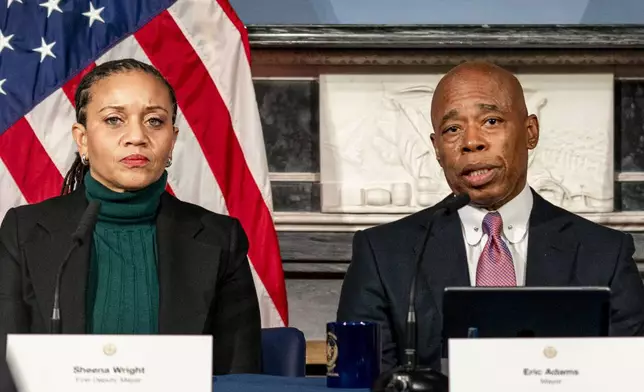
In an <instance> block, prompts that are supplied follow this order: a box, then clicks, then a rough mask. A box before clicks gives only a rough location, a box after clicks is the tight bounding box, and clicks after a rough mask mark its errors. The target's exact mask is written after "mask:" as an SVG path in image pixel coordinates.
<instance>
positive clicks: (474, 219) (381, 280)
mask: <svg viewBox="0 0 644 392" xmlns="http://www.w3.org/2000/svg"><path fill="white" fill-rule="evenodd" d="M431 118H432V124H433V128H434V134H432V135H431V139H432V142H433V144H434V148H435V151H436V157H437V160H438V162H439V164H440V165H441V167H442V168H443V170H444V173H445V178H446V180H447V182H448V183H449V185H450V188H451V189H452V191H453V192H454V194H463V193H467V194H469V196H470V198H471V203H470V204H469V205H468V206H465V207H464V208H462V209H460V210H459V211H458V212H457V213H452V214H448V215H444V216H442V215H441V216H439V217H438V218H437V220H436V221H435V223H434V226H433V227H434V228H433V230H432V233H431V235H430V237H429V240H428V242H427V248H426V251H425V252H424V254H423V258H422V262H421V266H420V276H419V278H420V279H419V281H418V295H417V299H416V301H417V302H416V306H417V315H416V316H417V331H418V336H417V342H418V351H417V353H418V363H419V364H422V365H427V366H431V367H433V368H437V369H438V368H440V355H441V332H442V331H441V329H442V323H443V322H442V315H441V310H442V298H443V291H444V289H445V288H446V287H455V286H523V285H526V286H579V285H587V286H607V287H610V289H611V291H612V294H611V295H612V314H611V317H612V320H611V328H610V333H611V335H615V336H632V335H644V286H643V284H642V280H641V278H640V275H639V273H638V270H637V267H636V265H635V263H634V261H633V259H632V254H633V252H634V246H633V240H632V238H631V236H629V235H627V234H624V233H622V232H619V231H615V230H612V229H609V228H606V227H603V226H600V225H598V224H595V223H592V222H590V221H587V220H585V219H583V218H581V217H579V216H577V215H574V214H572V213H569V212H567V211H565V210H563V209H561V208H558V207H556V206H554V205H552V204H550V203H549V202H547V201H546V200H544V199H543V198H541V197H540V196H539V195H538V194H536V193H535V192H534V191H533V190H532V189H531V188H530V187H529V186H528V185H527V181H526V178H527V170H528V150H530V149H534V148H535V147H536V145H537V142H538V139H539V122H538V119H537V117H536V116H534V115H528V112H527V109H526V104H525V101H524V96H523V89H522V87H521V85H520V83H519V81H518V80H517V79H516V78H515V77H514V75H512V74H511V73H509V72H507V71H505V70H503V69H501V68H499V67H496V66H494V65H491V64H486V63H465V64H462V65H460V66H458V67H456V68H454V69H452V70H451V71H450V72H449V73H448V74H447V75H445V77H444V78H443V79H442V80H441V81H440V83H439V84H438V86H437V87H436V91H435V94H434V97H433V100H432V106H431ZM433 212H434V209H433V208H429V209H426V210H423V211H420V212H418V213H416V214H413V215H411V216H408V217H406V218H404V219H401V220H398V221H396V222H392V223H389V224H385V225H382V226H378V227H374V228H371V229H368V230H365V231H361V232H357V233H356V235H355V237H354V242H353V257H352V262H351V265H350V267H349V270H348V271H347V275H346V277H345V280H344V284H343V287H342V293H341V298H340V305H339V309H338V314H337V317H338V320H340V321H342V320H347V321H348V320H354V321H355V320H362V321H367V320H369V321H376V322H379V323H380V324H381V326H382V339H383V370H387V369H389V368H391V367H394V366H397V365H400V364H401V363H402V362H403V358H404V342H405V320H406V316H407V309H408V301H409V287H410V285H411V282H412V279H413V278H414V275H415V259H416V257H417V255H418V252H419V250H420V249H421V247H422V245H423V244H422V243H421V241H422V238H423V235H424V233H425V231H426V230H427V225H428V223H429V220H430V216H431V215H432V213H433Z"/></svg>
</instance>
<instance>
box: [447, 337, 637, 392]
mask: <svg viewBox="0 0 644 392" xmlns="http://www.w3.org/2000/svg"><path fill="white" fill-rule="evenodd" d="M643 364H644V338H575V339H561V338H557V339H546V338H539V339H535V338H527V339H518V338H513V339H487V338H481V339H450V341H449V384H450V385H449V390H450V392H475V391H495V392H516V391H522V392H533V391H535V392H536V391H539V392H543V391H566V392H582V391H583V392H588V391H619V392H627V391H638V392H640V391H642V374H643V373H642V366H643Z"/></svg>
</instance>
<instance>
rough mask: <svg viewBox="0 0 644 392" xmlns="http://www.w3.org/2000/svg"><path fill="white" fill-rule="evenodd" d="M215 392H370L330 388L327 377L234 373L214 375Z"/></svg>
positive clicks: (366, 391)
mask: <svg viewBox="0 0 644 392" xmlns="http://www.w3.org/2000/svg"><path fill="white" fill-rule="evenodd" d="M213 391H214V392H255V391H257V392H259V391H262V392H300V391H301V392H309V391H310V392H316V391H329V392H368V391H369V389H337V388H334V389H330V388H327V387H326V378H325V377H277V376H265V375H260V374H232V375H227V376H216V377H214V388H213Z"/></svg>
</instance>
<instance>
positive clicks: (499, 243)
mask: <svg viewBox="0 0 644 392" xmlns="http://www.w3.org/2000/svg"><path fill="white" fill-rule="evenodd" d="M502 228H503V219H502V218H501V215H499V213H498V212H490V213H488V214H487V215H485V219H483V233H485V234H487V236H488V238H487V243H486V244H485V247H484V248H483V253H481V257H480V258H479V263H478V265H477V267H476V285H477V286H516V285H517V279H516V275H515V273H514V263H512V253H510V249H508V246H507V245H506V244H505V242H503V239H502V238H501V229H502Z"/></svg>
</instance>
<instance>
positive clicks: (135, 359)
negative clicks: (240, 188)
mask: <svg viewBox="0 0 644 392" xmlns="http://www.w3.org/2000/svg"><path fill="white" fill-rule="evenodd" d="M7 363H8V365H9V367H10V369H11V372H12V374H13V376H14V378H15V381H16V384H17V385H18V387H19V390H20V391H21V392H46V391H47V392H50V391H66V392H75V391H85V392H94V391H101V392H104V391H116V392H118V391H128V392H130V391H131V392H152V391H154V392H159V391H190V392H210V391H212V385H213V384H212V336H207V335H206V336H175V335H172V336H161V335H9V336H8V338H7Z"/></svg>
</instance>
